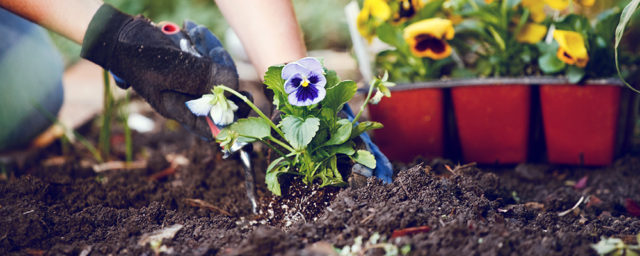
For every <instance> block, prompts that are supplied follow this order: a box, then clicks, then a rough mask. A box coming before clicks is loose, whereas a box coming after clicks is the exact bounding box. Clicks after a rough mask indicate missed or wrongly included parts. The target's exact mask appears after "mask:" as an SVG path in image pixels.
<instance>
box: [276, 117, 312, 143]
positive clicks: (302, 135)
mask: <svg viewBox="0 0 640 256" xmlns="http://www.w3.org/2000/svg"><path fill="white" fill-rule="evenodd" d="M280 125H281V126H282V132H284V137H285V139H286V140H287V141H288V142H289V144H291V146H293V148H295V149H298V150H301V149H304V148H305V147H306V146H307V145H308V144H309V142H311V140H312V139H313V137H314V136H315V135H316V132H318V129H319V128H320V119H318V118H316V117H309V118H307V119H306V120H305V119H302V118H300V117H297V116H287V117H285V118H284V119H282V122H281V123H280Z"/></svg>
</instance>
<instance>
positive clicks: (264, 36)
mask: <svg viewBox="0 0 640 256" xmlns="http://www.w3.org/2000/svg"><path fill="white" fill-rule="evenodd" d="M215 1H216V3H217V5H218V6H219V7H220V11H222V14H223V15H224V17H225V18H226V20H227V21H228V22H229V24H230V25H231V27H232V28H233V30H234V31H235V32H236V34H237V35H238V37H239V38H240V41H241V42H242V44H243V46H244V49H245V51H246V52H247V55H248V56H249V59H251V62H252V63H253V66H254V67H255V68H256V71H257V72H258V74H259V76H260V77H261V78H262V74H264V72H266V71H267V69H268V68H269V66H272V65H276V64H282V63H284V62H290V61H295V60H297V59H300V58H302V57H305V56H306V54H307V51H306V49H305V46H304V40H303V38H302V32H301V31H300V26H299V25H298V22H297V20H296V16H295V14H294V11H293V5H292V4H291V0H270V1H265V0H215Z"/></svg>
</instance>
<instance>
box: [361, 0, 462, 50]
mask: <svg viewBox="0 0 640 256" xmlns="http://www.w3.org/2000/svg"><path fill="white" fill-rule="evenodd" d="M424 5H425V3H424V2H423V0H365V1H364V5H363V7H362V10H361V11H360V13H359V14H358V20H357V25H358V31H359V32H360V34H361V35H362V36H363V37H364V38H366V39H367V40H368V41H369V42H371V39H372V38H373V37H374V36H375V28H376V27H377V26H379V25H380V24H382V23H383V22H386V21H390V22H391V23H392V24H395V25H399V24H401V23H403V22H406V21H407V20H410V19H411V18H413V17H414V16H415V15H416V14H417V13H418V12H419V11H420V10H421V9H422V7H424ZM454 34H455V31H454V29H453V23H452V22H451V20H448V19H441V18H431V19H425V20H421V21H417V22H414V23H412V24H409V25H408V26H407V27H406V28H404V31H403V37H404V40H405V41H406V42H407V44H408V45H409V47H410V49H411V52H412V53H413V54H414V55H415V56H417V57H427V58H431V59H435V60H439V59H444V58H446V57H449V55H451V46H450V45H449V44H448V43H447V41H446V40H451V39H453V36H454Z"/></svg>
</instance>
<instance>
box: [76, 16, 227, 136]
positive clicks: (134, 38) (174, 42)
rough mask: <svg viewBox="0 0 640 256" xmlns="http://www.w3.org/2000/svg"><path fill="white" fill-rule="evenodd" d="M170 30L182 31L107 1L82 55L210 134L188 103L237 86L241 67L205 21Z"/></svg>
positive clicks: (169, 112)
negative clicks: (217, 89)
mask: <svg viewBox="0 0 640 256" xmlns="http://www.w3.org/2000/svg"><path fill="white" fill-rule="evenodd" d="M165 32H169V33H167V34H170V33H174V34H176V35H178V36H173V34H172V35H167V34H165V33H163V31H162V29H161V28H160V27H157V26H155V25H154V24H153V23H151V21H149V20H148V19H146V18H144V17H142V16H136V17H133V16H130V15H127V14H124V13H122V12H120V11H118V10H116V9H115V8H113V7H112V6H110V5H106V4H105V5H103V6H102V7H100V9H99V10H98V11H97V12H96V14H95V15H94V17H93V19H92V21H91V23H90V24H89V27H88V29H87V32H86V35H85V38H84V42H83V45H82V53H81V56H82V57H83V58H85V59H87V60H90V61H92V62H94V63H96V64H98V65H100V66H102V67H103V68H105V69H107V70H109V71H111V72H112V74H114V75H115V77H116V80H117V82H118V85H119V86H121V87H122V88H125V89H126V88H127V87H128V86H129V84H130V85H131V87H133V89H134V90H135V91H136V92H137V93H138V94H139V95H140V96H142V97H143V98H144V99H145V100H147V101H148V102H149V104H150V105H151V106H152V107H153V108H154V109H155V110H156V111H158V113H160V114H161V115H163V116H165V117H167V118H171V119H175V120H177V121H178V122H180V123H182V124H183V125H184V126H185V127H187V128H189V129H190V130H192V131H193V132H195V133H197V134H198V135H200V136H203V137H205V138H211V133H210V131H209V128H208V125H207V122H206V119H205V118H204V117H197V116H195V115H193V114H192V113H191V111H189V109H188V108H187V107H186V106H185V102H186V101H189V100H191V99H194V98H198V97H200V96H201V95H203V94H205V93H210V90H211V88H212V87H213V86H214V85H218V84H224V85H226V86H228V87H230V88H233V89H237V88H238V73H237V71H236V67H235V65H234V64H233V61H232V59H231V57H230V56H229V54H228V53H227V52H226V51H225V50H224V49H223V48H222V45H221V44H220V41H219V40H218V39H217V38H216V37H215V36H214V35H213V34H212V33H211V32H210V31H209V30H208V29H207V28H205V27H203V26H197V25H196V24H194V23H193V22H185V24H184V25H183V29H182V30H179V28H178V29H177V31H165ZM125 81H126V82H125Z"/></svg>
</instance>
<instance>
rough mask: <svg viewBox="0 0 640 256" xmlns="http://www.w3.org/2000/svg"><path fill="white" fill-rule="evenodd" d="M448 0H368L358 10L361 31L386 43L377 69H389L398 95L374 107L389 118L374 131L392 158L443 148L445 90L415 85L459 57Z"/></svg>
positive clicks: (379, 117)
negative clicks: (446, 8)
mask: <svg viewBox="0 0 640 256" xmlns="http://www.w3.org/2000/svg"><path fill="white" fill-rule="evenodd" d="M443 3H444V1H443V0H436V1H429V2H425V1H421V0H414V1H406V0H365V1H364V2H363V5H362V8H361V9H360V12H359V14H358V16H357V21H356V24H357V27H358V31H359V32H360V34H361V35H362V37H364V38H365V39H366V40H367V41H369V42H371V41H372V40H373V39H374V38H377V39H379V40H380V41H382V42H383V43H385V44H386V45H387V47H386V50H382V51H380V52H379V53H377V55H376V58H375V64H376V67H377V69H378V70H388V72H389V80H390V81H393V82H396V83H403V84H402V85H399V86H396V87H394V88H393V89H394V96H393V98H391V99H389V100H385V101H383V102H381V103H380V104H377V105H371V106H370V107H369V111H370V112H369V114H370V117H371V119H372V120H375V121H379V122H382V123H384V124H385V127H384V128H383V129H380V130H376V131H374V135H375V138H376V143H377V144H378V145H379V146H380V148H381V149H382V150H383V151H384V152H385V154H387V156H389V158H390V159H392V160H400V161H411V160H413V158H414V157H415V156H417V155H423V156H441V155H443V153H444V137H445V133H444V129H445V128H444V127H445V126H444V103H443V101H444V91H443V89H442V88H440V87H421V88H416V87H415V86H413V85H414V84H413V83H415V82H420V81H429V80H437V79H440V78H441V77H442V76H443V75H446V74H449V73H451V71H452V70H453V68H454V66H455V63H454V61H453V59H452V57H451V55H452V47H451V45H450V44H449V41H450V40H452V39H453V38H454V36H455V30H454V27H453V23H452V21H451V20H450V19H447V17H445V16H444V15H441V14H443V12H442V6H443Z"/></svg>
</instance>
